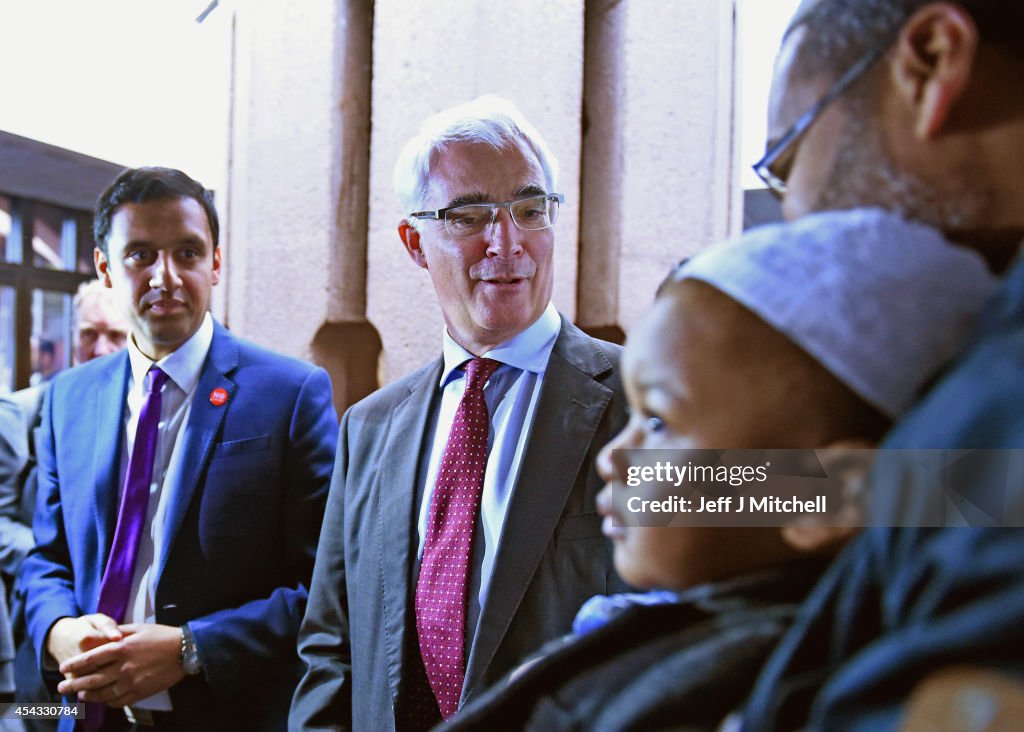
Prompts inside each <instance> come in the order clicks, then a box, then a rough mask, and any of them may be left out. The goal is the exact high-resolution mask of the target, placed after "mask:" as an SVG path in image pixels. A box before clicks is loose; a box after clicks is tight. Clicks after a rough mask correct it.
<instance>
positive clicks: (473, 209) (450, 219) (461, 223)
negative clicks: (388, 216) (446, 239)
mask: <svg viewBox="0 0 1024 732" xmlns="http://www.w3.org/2000/svg"><path fill="white" fill-rule="evenodd" d="M564 202H565V196H564V195H562V194H561V193H544V194H542V195H539V196H537V195H534V196H527V197H526V198H517V199H516V200H514V201H503V202H502V203H467V204H463V205H462V206H451V207H449V208H439V209H437V210H436V211H417V212H416V213H411V214H409V216H411V217H412V218H414V219H430V220H434V221H444V228H445V229H446V230H447V231H448V233H449V234H450V235H451V236H453V237H455V238H457V239H459V238H462V237H466V236H475V235H477V234H479V233H480V232H481V231H483V230H484V229H485V228H487V227H488V226H490V225H492V224H493V223H494V222H495V220H496V219H497V217H498V209H501V208H507V209H508V212H509V214H510V215H511V217H512V223H514V224H515V225H516V226H517V227H518V228H520V229H522V230H524V231H539V230H541V229H549V228H551V227H552V226H554V225H555V221H557V220H558V204H560V203H564Z"/></svg>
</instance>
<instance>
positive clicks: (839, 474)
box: [781, 439, 875, 554]
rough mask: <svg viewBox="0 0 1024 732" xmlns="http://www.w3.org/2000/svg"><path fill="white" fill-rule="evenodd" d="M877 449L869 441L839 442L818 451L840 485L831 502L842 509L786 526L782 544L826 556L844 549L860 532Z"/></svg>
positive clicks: (835, 490)
mask: <svg viewBox="0 0 1024 732" xmlns="http://www.w3.org/2000/svg"><path fill="white" fill-rule="evenodd" d="M874 447H875V445H874V443H872V442H869V441H867V440H861V439H856V440H840V441H838V442H833V443H832V444H831V445H829V446H828V447H825V448H823V449H821V450H816V451H815V452H816V453H817V455H818V458H819V460H820V461H821V466H822V468H824V470H825V474H826V475H828V476H829V477H830V478H833V479H835V480H837V481H839V485H838V486H837V487H836V489H834V490H832V491H831V492H830V493H829V500H830V501H835V500H838V501H840V505H839V506H833V507H831V508H832V510H831V511H830V512H829V513H828V515H825V516H819V515H816V514H803V515H801V516H800V517H799V518H797V519H796V520H795V521H793V522H792V523H789V524H787V525H786V526H783V527H782V530H781V531H782V539H783V541H785V542H786V543H787V544H789V545H790V546H791V547H793V548H794V549H796V550H797V551H800V552H805V553H809V554H816V553H824V552H826V551H833V550H838V549H840V548H842V545H843V544H845V543H846V542H847V540H849V539H850V538H851V537H852V536H853V535H854V534H856V533H857V532H858V531H859V530H860V527H861V525H862V524H863V514H862V510H861V506H862V499H863V497H864V493H865V490H864V486H865V483H866V481H867V476H868V472H869V471H870V470H871V465H872V464H873V463H874V455H875V451H874V449H873V448H874ZM836 509H838V510H836Z"/></svg>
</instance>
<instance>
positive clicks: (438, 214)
mask: <svg viewBox="0 0 1024 732" xmlns="http://www.w3.org/2000/svg"><path fill="white" fill-rule="evenodd" d="M534 198H543V199H544V200H545V201H550V202H552V203H557V204H559V205H561V204H563V203H565V195H564V194H562V193H533V194H530V195H528V196H521V197H519V198H516V199H514V200H511V201H502V202H501V203H489V202H487V201H481V202H480V203H460V204H459V205H458V206H448V207H447V208H439V209H436V210H434V211H416V212H414V213H411V214H409V217H410V218H413V219H426V220H428V221H441V222H444V223H445V231H448V233H449V234H451V231H450V230H449V229H448V225H447V222H445V215H447V213H448V212H449V211H454V210H456V209H460V208H466V207H467V206H489V207H490V209H491V220H490V223H489V224H487V226H490V225H491V224H493V223H494V220H495V218H497V216H498V209H499V208H507V209H508V215H509V217H510V218H511V219H512V223H514V224H515V225H516V228H518V229H522V230H523V231H544V229H550V228H551V227H552V226H554V225H555V222H554V221H552V222H551V223H550V224H548V225H547V226H542V227H540V228H539V229H524V228H523V227H522V226H520V225H519V222H518V221H516V217H515V216H512V205H513V204H516V203H522V202H523V201H529V200H532V199H534ZM557 215H558V214H555V216H556V217H557ZM484 228H486V226H485V227H484ZM452 236H457V235H456V234H452ZM466 236H472V235H471V234H467V235H466Z"/></svg>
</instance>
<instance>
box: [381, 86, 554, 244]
mask: <svg viewBox="0 0 1024 732" xmlns="http://www.w3.org/2000/svg"><path fill="white" fill-rule="evenodd" d="M460 142H470V143H479V144H483V145H488V146H490V147H492V148H494V149H495V150H507V149H509V148H512V147H515V146H516V145H518V144H525V146H526V148H527V149H529V150H530V151H531V152H532V153H533V154H534V155H535V156H536V157H537V160H538V162H539V163H540V167H541V170H543V171H544V180H545V183H546V185H547V191H548V193H552V192H554V191H555V186H556V184H557V182H558V161H557V160H556V159H555V156H554V155H553V154H552V153H551V149H550V148H549V147H548V145H547V143H546V142H544V138H542V137H541V136H540V133H539V132H538V131H537V129H536V128H535V127H534V126H533V125H532V124H530V123H529V122H528V121H527V120H526V118H525V117H523V114H522V112H520V111H519V108H518V107H516V105H515V104H513V103H512V102H511V101H510V100H508V99H503V98H501V97H497V96H494V95H491V94H486V95H484V96H482V97H477V98H476V99H474V100H473V101H471V102H465V103H463V104H459V105H457V106H455V107H451V108H450V109H446V110H444V111H443V112H438V113H437V114H435V115H433V116H431V117H428V118H427V119H426V120H425V121H424V122H423V125H422V126H421V127H420V131H419V132H418V133H417V134H416V136H415V137H413V138H412V139H411V140H409V142H407V143H406V144H405V147H404V148H402V152H401V153H400V154H399V156H398V162H397V163H396V164H395V173H394V187H395V194H396V195H397V196H398V200H399V201H400V202H401V205H402V209H403V211H405V212H406V213H411V212H413V211H416V210H418V209H421V208H422V207H423V205H424V201H425V200H426V195H427V185H428V183H429V181H430V172H431V167H432V166H433V164H434V162H435V160H436V158H437V156H438V155H439V154H442V153H444V151H445V150H446V149H448V147H449V146H450V145H454V144H456V143H460ZM410 223H412V224H413V225H414V226H415V225H416V221H415V220H412V221H411V222H410Z"/></svg>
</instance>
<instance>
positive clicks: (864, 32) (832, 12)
mask: <svg viewBox="0 0 1024 732" xmlns="http://www.w3.org/2000/svg"><path fill="white" fill-rule="evenodd" d="M935 1H936V0H804V2H803V3H801V4H800V7H799V8H798V9H797V12H796V14H795V15H794V16H793V19H792V20H791V21H790V24H789V27H788V28H787V29H786V34H785V35H786V36H788V35H789V34H790V33H792V32H793V31H794V30H796V29H797V28H800V27H806V28H807V33H806V34H805V36H804V38H803V41H802V43H801V44H800V56H799V59H800V61H799V63H798V64H797V67H796V72H797V73H798V74H799V75H801V76H803V77H807V76H812V75H814V74H817V73H821V72H822V71H825V72H826V73H829V74H830V75H832V76H838V75H839V74H841V73H843V72H844V71H846V69H848V68H849V67H850V66H852V65H853V64H854V62H855V61H856V60H857V59H858V58H859V57H860V56H861V55H862V54H864V53H866V52H867V50H868V49H869V48H873V47H876V46H878V45H879V44H883V43H891V42H892V41H893V40H894V39H895V36H896V34H897V32H898V31H899V29H900V27H901V26H902V25H903V23H904V22H905V21H906V20H907V19H908V18H909V17H910V16H911V15H913V14H914V13H915V12H917V11H918V10H919V9H921V8H923V7H924V6H925V5H928V4H930V3H933V2H935ZM953 2H954V3H955V4H957V5H960V6H961V7H962V8H963V9H964V10H965V11H966V12H967V13H968V14H969V15H971V17H972V18H973V19H974V22H975V23H976V24H977V26H978V32H979V34H980V35H981V37H982V39H983V40H985V41H988V42H990V43H993V44H996V45H998V46H1000V47H1001V48H1003V49H1004V50H1007V51H1009V52H1010V53H1013V54H1015V55H1017V56H1020V55H1021V48H1020V43H1019V41H1018V40H1017V38H1016V35H1017V29H1019V28H1020V25H1021V21H1022V18H1024V12H1022V7H1024V3H1020V2H1006V0H953Z"/></svg>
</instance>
